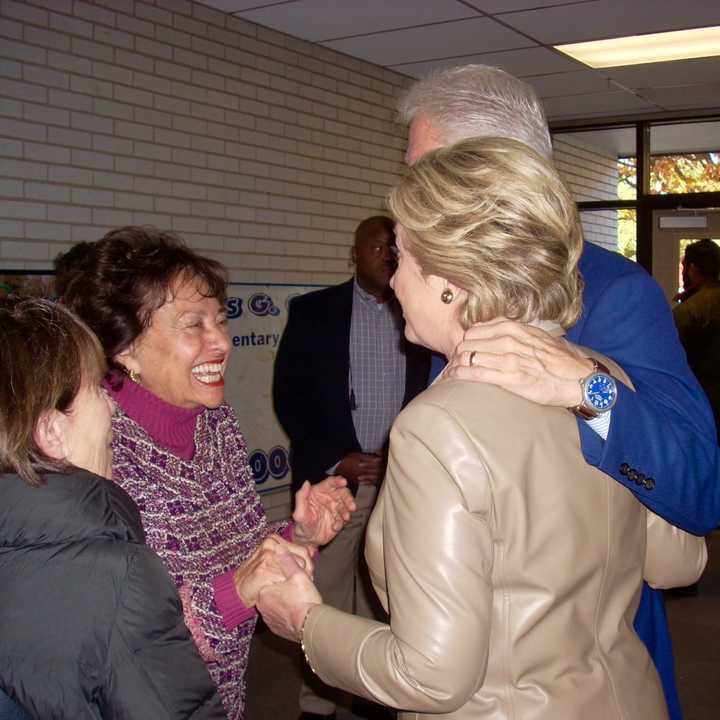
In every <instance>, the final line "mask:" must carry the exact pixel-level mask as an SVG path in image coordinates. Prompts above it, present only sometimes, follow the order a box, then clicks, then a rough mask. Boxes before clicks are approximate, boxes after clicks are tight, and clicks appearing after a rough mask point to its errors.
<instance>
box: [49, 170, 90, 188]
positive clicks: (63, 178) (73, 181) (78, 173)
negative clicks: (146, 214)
mask: <svg viewBox="0 0 720 720" xmlns="http://www.w3.org/2000/svg"><path fill="white" fill-rule="evenodd" d="M48 180H52V182H57V183H65V184H68V185H92V171H91V170H86V169H84V168H78V167H68V166H62V165H50V167H49V168H48Z"/></svg>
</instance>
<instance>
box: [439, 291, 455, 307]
mask: <svg viewBox="0 0 720 720" xmlns="http://www.w3.org/2000/svg"><path fill="white" fill-rule="evenodd" d="M440 299H441V300H442V301H443V302H444V303H445V304H446V305H449V304H450V303H451V302H452V301H453V300H454V299H455V295H453V291H452V290H451V289H450V288H445V289H444V290H443V291H442V294H441V295H440Z"/></svg>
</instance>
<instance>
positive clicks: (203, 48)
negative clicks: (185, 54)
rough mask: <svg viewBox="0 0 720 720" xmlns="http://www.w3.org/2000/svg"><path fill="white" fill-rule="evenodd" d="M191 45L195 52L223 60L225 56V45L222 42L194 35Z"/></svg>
mask: <svg viewBox="0 0 720 720" xmlns="http://www.w3.org/2000/svg"><path fill="white" fill-rule="evenodd" d="M191 47H192V49H193V50H194V51H195V52H198V53H201V54H203V55H209V56H211V57H215V58H218V60H222V59H224V57H225V47H224V46H223V45H221V44H220V43H217V42H213V41H212V40H206V39H205V38H199V37H193V39H192V46H191Z"/></svg>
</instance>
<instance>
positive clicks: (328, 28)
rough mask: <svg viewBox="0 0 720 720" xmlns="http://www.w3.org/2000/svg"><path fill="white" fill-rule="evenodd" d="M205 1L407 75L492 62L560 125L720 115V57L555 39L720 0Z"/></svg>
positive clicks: (604, 33) (627, 31) (583, 36)
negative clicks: (619, 59) (603, 48)
mask: <svg viewBox="0 0 720 720" xmlns="http://www.w3.org/2000/svg"><path fill="white" fill-rule="evenodd" d="M199 1H200V2H202V3H203V4H205V5H208V6H210V7H213V8H216V9H218V10H221V11H223V12H228V13H232V14H234V15H237V16H238V17H241V18H244V19H246V20H250V21H252V22H255V23H258V24H260V25H264V26H266V27H269V28H272V29H274V30H278V31H280V32H283V33H287V34H288V35H293V36H295V37H298V38H302V39H304V40H308V41H310V42H314V43H318V44H319V45H323V46H324V47H328V48H332V49H333V50H337V51H338V52H342V53H345V54H347V55H351V56H353V57H356V58H361V59H363V60H367V61H368V62H371V63H375V64H376V65H381V66H383V67H386V68H389V69H391V70H395V71H396V72H399V73H403V74H405V75H409V76H411V77H422V76H423V75H425V74H427V73H428V72H429V71H431V70H434V69H436V68H444V67H451V66H454V65H462V64H466V63H471V62H472V63H485V64H488V65H496V66H498V67H501V68H503V69H505V70H507V71H508V72H510V73H512V74H513V75H517V76H518V77H521V78H523V79H525V80H526V81H527V82H529V83H531V84H532V85H533V86H534V87H535V88H536V89H537V91H538V92H539V94H540V96H541V97H542V99H543V102H544V104H545V109H546V111H547V114H548V118H549V119H550V120H551V121H554V124H557V123H562V122H563V121H575V120H580V119H593V120H594V119H600V118H603V117H609V116H645V115H653V114H656V113H662V114H667V113H669V112H681V113H682V114H686V115H692V114H695V113H698V114H699V113H703V114H707V113H708V112H711V111H717V112H719V113H720V57H713V58H700V59H694V60H683V61H677V62H671V63H652V64H646V65H633V66H627V67H618V68H606V69H603V70H592V69H590V68H588V67H587V66H585V65H583V64H581V63H579V62H577V61H575V60H572V59H571V58H569V57H566V56H565V55H562V54H561V53H559V52H558V51H556V50H554V49H553V48H552V45H556V44H559V43H571V42H581V41H584V40H601V39H604V38H611V37H619V36H622V35H640V34H645V33H652V32H664V31H669V30H684V29H689V28H695V27H706V26H713V25H720V0H575V1H574V2H573V1H571V0H570V1H569V0H199ZM719 140H720V138H719ZM718 145H719V146H720V142H718Z"/></svg>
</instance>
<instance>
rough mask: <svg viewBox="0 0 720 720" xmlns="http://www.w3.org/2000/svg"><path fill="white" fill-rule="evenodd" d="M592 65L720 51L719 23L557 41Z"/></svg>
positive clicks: (636, 62)
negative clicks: (586, 39)
mask: <svg viewBox="0 0 720 720" xmlns="http://www.w3.org/2000/svg"><path fill="white" fill-rule="evenodd" d="M555 49H556V50H559V51H560V52H562V53H565V54H566V55H570V57H572V58H575V60H579V61H580V62H581V63H585V65H589V66H590V67H593V68H604V67H617V66H618V65H641V64H643V63H655V62H669V61H670V60H687V59H689V58H701V57H713V56H715V55H720V26H715V27H704V28H696V29H695V30H675V31H673V32H663V33H652V34H650V35H630V36H628V37H621V38H613V39H612V40H593V41H592V42H582V43H572V44H570V45H555Z"/></svg>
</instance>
